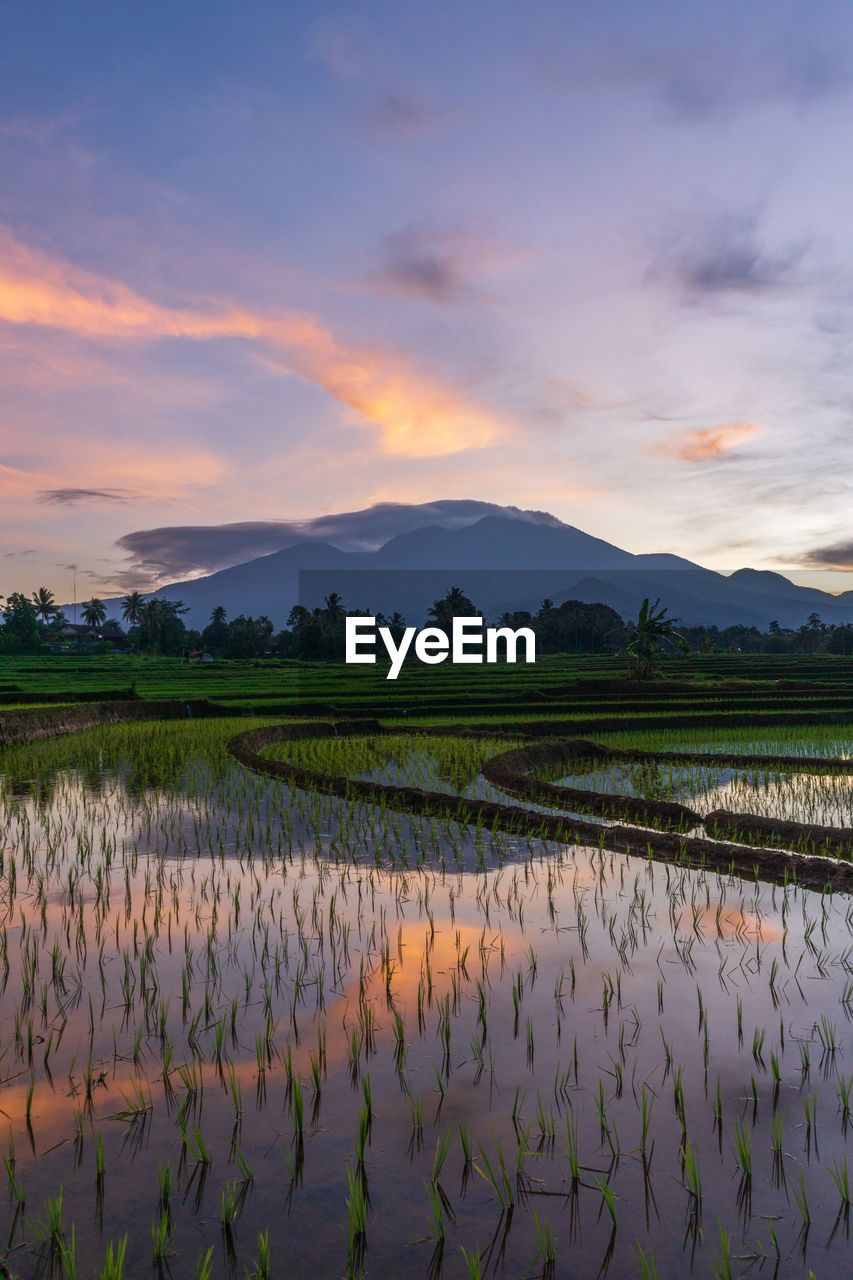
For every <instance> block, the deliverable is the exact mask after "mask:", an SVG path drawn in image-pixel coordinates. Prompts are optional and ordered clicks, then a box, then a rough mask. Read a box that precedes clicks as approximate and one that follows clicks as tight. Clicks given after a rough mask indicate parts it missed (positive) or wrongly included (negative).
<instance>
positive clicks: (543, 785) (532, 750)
mask: <svg viewBox="0 0 853 1280" xmlns="http://www.w3.org/2000/svg"><path fill="white" fill-rule="evenodd" d="M610 758H611V753H610V752H609V751H608V750H607V748H606V747H602V746H600V744H599V743H597V742H589V741H586V740H584V739H582V738H570V739H557V740H551V739H546V740H545V741H544V742H535V743H531V744H530V745H529V746H524V747H518V748H516V749H515V750H512V751H504V752H502V753H501V754H500V755H497V756H492V758H491V760H487V761H486V763H485V764H484V765H483V768H482V774H483V777H484V778H485V779H486V781H487V782H490V783H491V784H492V786H495V787H500V789H501V790H502V791H507V792H509V794H510V795H514V796H520V797H521V798H522V799H524V800H530V801H532V802H533V803H534V804H547V805H550V806H551V807H552V808H561V809H577V810H580V812H581V813H594V814H596V815H597V816H598V817H602V818H617V819H619V820H620V821H625V822H634V823H639V824H640V825H641V826H651V827H660V828H662V829H663V830H665V831H689V830H690V828H691V827H696V826H699V825H700V823H701V822H702V819H701V817H700V815H699V814H698V813H696V812H694V810H693V809H688V808H687V807H686V805H683V804H676V803H675V802H673V801H670V800H646V799H642V798H640V797H636V796H620V795H609V794H607V793H605V792H602V791H588V790H585V789H582V788H578V787H567V786H563V785H558V784H556V783H553V782H546V781H545V780H544V779H542V778H537V777H535V776H533V775H534V774H535V773H536V772H537V771H538V770H541V769H554V768H563V767H566V768H568V770H569V771H571V769H572V768H576V767H582V766H583V765H584V764H587V765H589V764H592V763H593V762H596V761H599V762H600V761H601V760H602V759H603V760H609V759H610Z"/></svg>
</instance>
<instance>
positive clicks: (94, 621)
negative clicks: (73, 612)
mask: <svg viewBox="0 0 853 1280" xmlns="http://www.w3.org/2000/svg"><path fill="white" fill-rule="evenodd" d="M82 614H83V621H84V622H85V623H86V626H87V627H91V628H92V629H93V630H97V628H98V627H99V626H100V625H101V623H102V622H103V621H104V619H105V618H106V616H107V607H106V605H105V604H104V602H103V600H99V599H98V598H97V596H92V599H91V600H84V601H83V608H82Z"/></svg>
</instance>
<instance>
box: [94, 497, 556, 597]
mask: <svg viewBox="0 0 853 1280" xmlns="http://www.w3.org/2000/svg"><path fill="white" fill-rule="evenodd" d="M486 515H503V516H511V517H512V518H514V519H517V520H524V521H526V522H532V523H535V524H552V525H555V524H559V523H560V522H559V521H558V520H556V518H555V517H554V516H551V515H548V514H547V512H542V511H522V510H520V509H519V508H518V507H503V506H499V505H498V504H496V503H493V502H478V501H475V500H473V499H470V500H469V499H464V498H460V499H447V500H444V501H439V502H423V503H417V504H409V503H400V502H379V503H376V504H375V505H374V506H372V507H368V508H367V509H365V510H363V511H343V512H339V513H337V514H333V515H326V516H317V517H315V518H313V519H307V520H256V521H244V522H242V523H239V524H222V525H183V526H177V527H172V528H168V527H167V528H160V529H141V530H137V531H136V532H134V533H127V534H125V535H124V536H123V537H121V538H119V539H118V541H117V542H116V546H117V547H118V548H119V549H120V550H121V551H123V552H125V553H126V554H127V555H128V556H130V558H131V561H132V566H131V568H130V569H128V570H127V575H129V576H131V577H132V576H133V575H134V574H137V575H140V574H141V575H144V576H145V577H146V580H151V581H155V580H163V579H164V578H167V577H172V578H175V577H181V576H186V575H187V574H201V573H214V572H216V570H218V569H225V568H228V567H230V566H231V565H235V564H240V563H242V562H244V561H246V560H253V559H256V558H257V557H258V556H264V555H269V554H270V553H271V552H274V551H282V550H283V549H284V548H286V547H290V546H293V545H294V544H295V543H297V542H309V541H310V542H330V543H332V545H333V546H336V547H338V548H339V549H340V550H342V551H375V550H376V549H377V548H378V547H381V546H383V545H384V543H386V542H388V541H389V539H391V538H394V537H397V536H398V535H399V534H401V533H409V532H411V531H412V530H414V529H420V528H423V527H424V526H426V525H439V526H440V527H441V528H443V529H462V528H464V527H465V526H466V525H470V524H473V523H474V522H475V521H477V520H481V519H482V518H483V516H486Z"/></svg>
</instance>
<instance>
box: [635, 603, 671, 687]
mask: <svg viewBox="0 0 853 1280" xmlns="http://www.w3.org/2000/svg"><path fill="white" fill-rule="evenodd" d="M659 605H660V599H657V600H655V602H654V604H652V605H650V604H649V597H648V596H646V598H645V600H644V601H643V603H642V604H641V605H640V612H639V614H638V616H637V621H636V622H633V623H632V624H631V637H630V639H629V641H628V646H627V647H628V654H629V660H630V658H633V659H634V661H635V663H636V668H635V669H636V674H637V675H638V676H639V677H640V678H641V679H644V678H645V679H648V677H649V676H651V674H652V658H653V657H654V655H655V654H656V653H659V652H660V647H661V646H660V642H661V641H672V640H680V639H681V636H679V635H678V633H677V632H676V631H674V630H673V627H674V625H675V618H669V617H667V611H666V608H665V607H664V608H659Z"/></svg>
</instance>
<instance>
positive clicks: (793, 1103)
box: [0, 727, 853, 1278]
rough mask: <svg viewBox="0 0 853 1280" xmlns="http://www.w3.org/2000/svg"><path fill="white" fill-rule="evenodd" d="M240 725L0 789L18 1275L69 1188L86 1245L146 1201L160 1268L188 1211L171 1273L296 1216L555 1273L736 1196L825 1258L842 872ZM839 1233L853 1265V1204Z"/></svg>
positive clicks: (10, 1207) (238, 1252)
mask: <svg viewBox="0 0 853 1280" xmlns="http://www.w3.org/2000/svg"><path fill="white" fill-rule="evenodd" d="M224 732H225V730H224V729H215V728H207V729H204V730H198V731H196V730H193V733H195V734H196V735H197V736H196V737H195V738H194V739H193V741H194V742H195V743H196V750H195V754H193V752H184V754H183V755H181V754H180V753H179V742H178V730H177V729H169V730H166V729H164V728H162V727H161V728H158V729H157V730H156V731H155V732H153V733H152V731H151V729H150V727H149V728H147V729H145V730H142V729H137V730H136V734H137V740H136V741H137V744H138V746H137V748H136V749H137V753H138V754H139V756H140V757H145V756H146V754H147V755H153V754H155V749H154V746H152V737H153V739H154V743H155V745H156V743H157V742H158V741H159V742H160V744H161V745H162V746H163V748H164V754H165V755H168V758H169V760H170V764H169V766H168V768H167V767H166V766H165V765H162V764H161V765H160V766H157V767H155V765H153V764H152V765H151V766H150V767H148V766H145V767H144V768H143V767H141V766H139V761H137V762H136V763H134V761H133V758H132V757H133V749H134V741H135V740H134V739H133V737H132V736H131V735H127V734H125V735H124V737H123V738H122V743H123V745H122V750H123V751H124V752H125V753H126V754H127V756H128V759H127V760H126V761H122V760H121V759H116V757H115V753H114V752H111V751H106V754H105V756H104V767H103V768H102V769H101V770H100V771H99V770H98V769H97V767H96V765H97V761H95V764H94V765H93V763H92V761H91V760H89V761H87V762H86V766H85V768H80V769H75V768H71V767H68V762H67V761H61V760H60V761H58V762H57V761H56V760H53V761H52V769H51V771H50V776H49V778H48V777H47V776H46V777H45V780H44V781H43V780H42V775H41V773H39V772H34V771H33V770H32V768H31V770H30V773H29V775H27V776H29V778H30V779H31V783H32V785H31V788H30V789H29V790H25V789H23V788H21V787H20V786H19V785H16V786H15V787H14V788H12V787H11V786H10V785H6V786H5V787H4V788H3V791H2V795H0V817H2V835H0V849H2V862H0V987H2V1004H0V1055H1V1056H0V1075H1V1076H2V1085H0V1108H2V1111H3V1113H4V1116H5V1117H6V1121H7V1125H8V1137H7V1138H5V1140H4V1143H3V1150H4V1154H5V1156H6V1160H7V1165H6V1169H5V1177H6V1179H7V1183H8V1195H7V1196H6V1197H4V1198H3V1200H2V1208H0V1214H2V1215H3V1225H2V1230H3V1233H4V1234H3V1236H2V1239H3V1240H4V1241H8V1247H9V1249H10V1251H11V1256H12V1257H13V1259H14V1260H13V1262H12V1266H13V1269H14V1271H15V1273H16V1274H18V1275H20V1276H21V1277H33V1276H35V1275H36V1274H39V1268H41V1274H46V1273H47V1271H46V1268H47V1267H48V1262H47V1259H49V1258H50V1256H52V1255H51V1249H52V1246H50V1245H49V1242H50V1240H51V1239H52V1240H53V1241H54V1244H56V1241H61V1242H62V1246H63V1247H64V1248H65V1249H66V1250H67V1249H69V1248H70V1247H71V1238H72V1237H71V1227H72V1223H73V1224H74V1250H75V1259H76V1269H77V1274H78V1275H86V1276H89V1275H97V1274H99V1272H100V1270H101V1269H102V1267H103V1262H104V1256H105V1253H106V1248H107V1244H108V1242H109V1241H113V1242H118V1241H119V1240H120V1239H121V1238H122V1237H123V1236H124V1235H125V1234H127V1235H128V1250H127V1264H126V1267H125V1276H132V1277H136V1276H143V1275H145V1276H149V1275H150V1274H151V1263H152V1252H153V1250H154V1247H155V1238H154V1237H153V1236H152V1230H151V1224H152V1222H156V1223H160V1222H161V1221H162V1218H163V1215H164V1214H166V1213H167V1214H168V1222H167V1230H166V1236H167V1237H168V1239H167V1243H166V1244H165V1245H164V1252H165V1253H166V1258H165V1260H164V1265H166V1264H167V1265H168V1266H169V1267H170V1268H171V1274H173V1275H175V1276H192V1275H193V1273H194V1270H195V1267H196V1259H197V1258H199V1257H202V1256H203V1255H204V1253H205V1251H206V1250H207V1248H208V1247H212V1248H213V1251H214V1258H213V1261H214V1270H213V1274H223V1275H235V1276H236V1275H239V1276H242V1275H244V1274H245V1273H246V1271H247V1270H248V1271H249V1273H250V1274H251V1272H252V1268H253V1267H254V1266H255V1263H256V1261H257V1258H258V1256H259V1246H258V1242H257V1241H258V1235H259V1233H264V1232H267V1231H268V1232H269V1247H270V1250H271V1253H272V1259H273V1263H272V1274H287V1275H289V1276H294V1277H305V1276H309V1275H310V1276H318V1275H331V1274H333V1275H339V1274H340V1275H344V1274H347V1271H348V1268H349V1271H350V1273H351V1274H356V1273H357V1265H358V1261H359V1258H361V1257H362V1254H363V1258H364V1261H365V1265H366V1268H367V1271H368V1273H372V1274H374V1275H389V1276H390V1275H393V1276H395V1277H396V1276H401V1277H406V1276H412V1277H414V1276H418V1277H421V1276H423V1275H424V1274H435V1275H438V1274H441V1275H444V1276H446V1277H451V1278H452V1277H461V1276H464V1275H465V1273H466V1272H465V1264H464V1259H463V1257H462V1253H461V1249H462V1248H463V1247H464V1249H465V1250H466V1253H467V1254H468V1255H469V1256H471V1255H472V1254H473V1253H474V1251H475V1250H479V1251H480V1253H481V1255H483V1256H484V1257H485V1256H488V1268H489V1273H490V1274H491V1273H492V1272H494V1273H496V1274H499V1275H504V1276H507V1277H516V1276H520V1275H523V1274H525V1273H526V1272H530V1273H531V1274H543V1273H544V1274H548V1270H547V1267H546V1262H547V1259H546V1258H544V1257H543V1256H542V1252H541V1251H542V1249H543V1243H542V1242H543V1239H548V1238H552V1239H553V1240H554V1241H555V1247H556V1254H557V1267H558V1270H557V1272H556V1273H557V1274H560V1273H561V1271H565V1273H566V1274H573V1273H578V1274H584V1275H586V1274H597V1273H599V1272H602V1273H604V1272H607V1271H608V1269H609V1272H610V1274H611V1275H613V1276H616V1275H621V1274H626V1275H633V1274H636V1273H637V1252H636V1244H635V1242H636V1241H639V1243H640V1245H641V1247H642V1248H643V1251H644V1253H645V1254H646V1256H647V1257H648V1256H649V1255H650V1254H651V1255H653V1256H654V1259H655V1266H656V1268H657V1270H658V1273H659V1274H661V1275H675V1274H685V1273H686V1272H688V1271H689V1269H690V1267H691V1265H693V1266H694V1268H695V1271H696V1274H697V1275H704V1274H707V1273H708V1272H709V1270H710V1269H711V1266H712V1260H713V1258H714V1256H715V1254H718V1253H719V1236H718V1233H715V1231H713V1230H711V1229H710V1225H711V1224H712V1223H716V1220H717V1217H719V1219H720V1222H721V1223H722V1224H723V1226H724V1229H725V1230H726V1231H727V1232H728V1233H730V1236H731V1240H732V1246H731V1250H732V1253H733V1255H737V1256H739V1257H743V1256H745V1255H746V1254H747V1253H748V1252H749V1251H750V1250H756V1249H758V1247H759V1245H764V1246H765V1247H768V1248H771V1249H772V1245H770V1244H769V1237H768V1235H767V1228H766V1223H767V1222H768V1221H769V1220H771V1221H772V1222H773V1224H774V1231H775V1238H776V1239H777V1240H778V1242H779V1247H780V1250H781V1251H782V1254H783V1256H787V1255H788V1254H789V1253H790V1252H791V1250H793V1249H797V1250H798V1253H797V1256H798V1257H800V1256H801V1254H802V1256H803V1259H804V1260H803V1267H805V1268H806V1270H807V1269H808V1267H809V1266H812V1267H813V1268H814V1269H815V1270H816V1272H817V1273H818V1274H820V1269H821V1268H822V1269H823V1270H824V1271H825V1270H826V1265H827V1258H826V1257H824V1249H825V1245H826V1242H827V1240H828V1238H829V1237H830V1234H831V1233H832V1231H833V1227H834V1224H835V1217H836V1213H837V1210H838V1208H839V1204H838V1202H837V1200H834V1199H833V1195H831V1194H830V1191H831V1188H832V1183H831V1179H830V1176H829V1172H828V1171H829V1170H830V1169H831V1168H832V1167H833V1164H834V1163H836V1162H839V1161H840V1160H841V1159H842V1157H843V1155H844V1151H845V1148H846V1137H845V1133H844V1132H843V1131H842V1128H841V1124H840V1122H839V1121H840V1119H841V1120H842V1121H844V1120H845V1119H846V1117H847V1116H848V1114H849V1112H848V1111H847V1110H845V1109H844V1106H843V1103H842V1100H843V1098H844V1097H845V1096H847V1097H848V1099H849V1081H848V1078H847V1075H846V1074H845V1070H846V1061H847V1060H848V1059H849V1056H850V1051H851V1048H853V1028H851V1024H850V1022H849V1021H848V1018H847V1010H848V1008H849V1007H850V1001H849V1000H848V999H847V996H848V995H849V992H848V991H847V986H848V985H850V984H849V983H848V981H847V978H848V971H849V968H850V963H851V942H850V935H849V925H848V916H847V904H846V903H845V902H844V901H842V900H840V899H833V898H832V897H831V896H830V895H825V896H821V895H815V894H810V893H807V892H803V891H801V890H799V889H797V888H795V887H789V888H787V889H782V888H769V887H767V886H759V885H756V884H745V883H743V882H741V881H738V880H735V879H728V878H725V877H718V876H716V875H705V874H702V873H700V872H696V871H682V870H678V869H676V868H671V867H666V866H664V865H661V864H655V863H650V862H646V861H645V860H643V859H637V858H625V857H621V856H619V855H616V854H610V853H602V852H600V851H598V850H588V849H573V848H564V847H555V846H544V845H541V844H538V843H536V842H529V843H528V842H527V841H514V840H511V839H509V838H506V837H504V838H501V839H499V840H494V841H493V840H491V839H490V838H489V837H488V836H487V835H481V836H480V837H475V836H474V835H473V834H472V833H470V832H462V831H460V830H459V829H458V828H454V827H452V826H448V825H442V824H440V823H437V822H434V821H428V820H411V819H407V818H405V817H403V816H402V815H399V814H391V813H387V812H383V811H381V810H379V809H377V808H374V809H370V808H367V807H361V806H343V805H340V804H338V803H336V802H334V801H332V800H329V799H327V798H322V797H315V796H308V795H304V794H301V793H294V794H290V793H288V792H287V791H286V790H285V789H284V788H282V787H280V786H278V785H276V784H275V783H272V782H268V781H266V780H263V779H260V778H256V777H254V776H253V775H248V774H246V773H244V772H242V771H240V770H239V769H238V768H237V767H236V766H231V765H230V764H229V763H227V761H225V759H224V758H223V757H222V756H221V754H220V753H219V743H220V739H219V738H217V737H216V734H217V733H219V734H220V735H223V736H224ZM158 734H159V735H160V736H159V738H158ZM204 734H210V740H209V741H208V740H207V739H205V738H204V737H203V735H204ZM105 736H106V735H105ZM202 745H204V747H205V749H204V751H203V752H202V750H201V747H202ZM107 746H109V744H108V743H107ZM166 748H168V751H166ZM169 753H171V754H169ZM342 759H345V753H344V754H342ZM22 763H25V761H23V762H22ZM30 763H31V764H32V761H31V762H30ZM143 763H144V760H143ZM438 763H441V762H440V761H439V762H438ZM445 764H446V762H445ZM426 767H427V768H437V767H438V764H437V763H436V762H435V761H434V762H433V763H432V764H428V765H427V766H426ZM442 767H444V766H442ZM169 769H171V771H172V772H171V773H170V774H169ZM158 770H159V772H158ZM166 775H168V778H167V776H166ZM24 776H25V774H24V773H23V772H22V771H21V772H20V777H21V778H23V777H24ZM158 776H159V777H160V778H161V780H162V785H160V786H158V785H154V784H153V782H152V781H151V780H152V779H153V778H155V777H158ZM457 776H459V775H458V774H457ZM146 778H147V779H148V783H147V784H146V785H143V781H142V780H143V779H146ZM131 780H132V783H131ZM728 781H731V780H728ZM728 781H725V782H722V783H721V782H720V780H718V784H719V785H728ZM735 1126H737V1131H738V1133H740V1132H742V1131H743V1132H745V1131H748V1132H749V1141H750V1151H751V1153H752V1162H753V1167H752V1173H751V1176H750V1178H749V1185H748V1196H745V1195H743V1194H742V1193H741V1190H740V1189H741V1188H742V1186H743V1177H742V1170H741V1169H740V1166H739V1165H738V1160H737V1156H736V1151H737V1145H736V1141H735V1137H734V1133H735ZM744 1126H745V1129H744ZM774 1144H775V1145H774ZM167 1170H168V1172H167ZM800 1175H802V1179H803V1180H802V1189H803V1194H804V1195H805V1196H806V1197H807V1200H808V1204H809V1213H810V1216H811V1219H812V1223H811V1230H810V1232H809V1233H808V1238H807V1239H805V1240H802V1239H801V1236H800V1230H801V1225H802V1219H801V1217H800V1215H799V1213H798V1210H797V1208H796V1200H795V1197H794V1196H793V1195H792V1194H791V1188H792V1187H795V1188H799V1187H800ZM697 1178H698V1179H699V1181H697ZM60 1187H61V1188H62V1201H61V1215H60V1221H59V1223H58V1225H57V1219H56V1213H57V1210H56V1200H57V1197H58V1194H59V1189H60ZM699 1187H701V1194H699V1195H697V1188H699ZM164 1188H165V1189H164ZM359 1196H361V1197H363V1200H364V1206H365V1212H366V1231H365V1232H364V1234H363V1236H361V1235H359V1236H358V1240H357V1245H358V1247H357V1248H355V1247H353V1245H352V1239H351V1235H350V1230H349V1225H348V1224H349V1217H348V1208H347V1206H348V1204H349V1207H350V1211H351V1212H355V1209H356V1208H357V1203H356V1202H357V1201H358V1198H359ZM611 1196H612V1199H609V1198H608V1197H611ZM48 1200H51V1201H53V1207H52V1209H51V1208H49V1206H48ZM611 1207H612V1213H611ZM534 1211H535V1214H536V1218H534ZM51 1214H52V1215H53V1216H52V1217H51ZM546 1220H547V1230H548V1235H547V1236H546V1235H543V1233H544V1232H545V1223H546ZM51 1222H53V1230H52V1234H51V1228H50V1226H49V1224H50V1223H51ZM40 1231H41V1235H40V1234H39V1233H40ZM45 1233H47V1234H45ZM45 1241H48V1244H47V1245H46V1243H45ZM365 1251H366V1252H365ZM774 1256H775V1255H774ZM56 1257H57V1258H61V1251H60V1250H59V1245H58V1244H56ZM829 1260H830V1263H831V1269H832V1271H833V1273H834V1274H843V1273H845V1272H846V1270H847V1269H848V1267H849V1265H850V1246H849V1242H848V1239H847V1236H846V1234H845V1232H844V1230H843V1226H842V1228H841V1229H839V1230H836V1231H835V1234H834V1236H833V1238H832V1243H831V1253H830V1259H829ZM61 1266H62V1264H61V1263H57V1264H56V1267H55V1269H54V1270H55V1274H56V1275H59V1274H61ZM57 1267H58V1268H59V1269H57ZM552 1270H553V1269H552ZM164 1273H165V1272H164Z"/></svg>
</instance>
